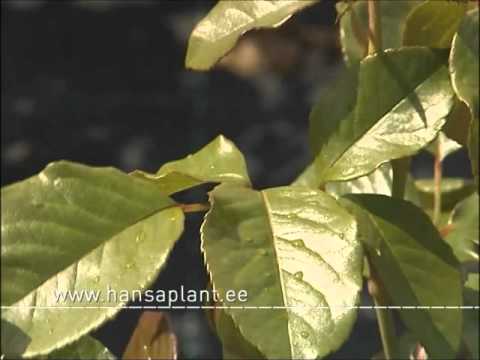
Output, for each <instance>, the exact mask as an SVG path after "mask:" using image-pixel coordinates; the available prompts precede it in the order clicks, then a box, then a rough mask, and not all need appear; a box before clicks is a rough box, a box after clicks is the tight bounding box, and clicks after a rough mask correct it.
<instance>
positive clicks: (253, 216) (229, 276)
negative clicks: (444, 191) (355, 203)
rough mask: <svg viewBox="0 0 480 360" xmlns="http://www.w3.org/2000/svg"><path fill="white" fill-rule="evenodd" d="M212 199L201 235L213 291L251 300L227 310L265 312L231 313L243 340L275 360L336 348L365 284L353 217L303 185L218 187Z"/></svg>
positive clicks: (348, 327) (318, 354)
mask: <svg viewBox="0 0 480 360" xmlns="http://www.w3.org/2000/svg"><path fill="white" fill-rule="evenodd" d="M210 200H211V204H212V208H211V210H210V212H209V213H208V214H207V216H206V220H205V222H204V224H203V226H202V230H201V233H202V246H203V251H204V254H205V259H206V263H207V267H208V270H209V272H210V276H211V279H212V283H213V286H214V288H215V289H216V290H217V291H218V292H219V293H220V295H221V296H222V297H223V298H225V293H226V291H227V290H228V289H233V290H236V291H239V290H241V289H245V290H247V292H248V299H247V301H246V302H241V301H239V300H237V301H235V302H233V303H231V302H230V303H226V304H225V305H228V306H237V305H238V306H252V307H257V306H260V307H267V308H263V309H262V308H260V309H257V308H255V309H249V310H243V309H232V308H229V309H226V310H225V312H226V313H227V315H229V316H231V318H232V319H233V321H234V323H235V325H236V326H237V327H238V329H239V331H240V333H241V334H242V335H243V337H244V338H245V340H246V341H247V342H248V343H250V344H252V346H254V347H255V348H257V349H258V350H259V351H260V352H261V353H262V354H264V355H265V356H266V357H267V358H274V359H278V358H295V359H299V358H308V359H312V358H316V357H321V356H324V355H326V354H327V353H329V352H331V351H333V350H335V349H337V348H338V347H339V346H340V345H341V344H342V343H343V342H344V341H345V340H346V339H347V337H348V335H349V333H350V330H351V328H352V325H353V323H354V320H355V317H356V311H355V309H353V308H352V307H354V306H355V305H356V304H357V301H358V298H359V290H360V288H361V282H362V262H363V258H362V248H361V246H360V244H359V243H358V242H357V241H356V238H355V234H356V225H355V221H354V219H353V217H352V216H351V215H349V214H348V212H346V211H345V210H344V209H343V208H342V207H340V206H339V205H338V203H337V202H336V200H334V199H333V198H332V197H330V196H329V195H327V194H325V193H322V192H320V191H316V190H311V189H307V188H301V187H282V188H274V189H268V190H264V191H261V192H258V191H254V190H251V189H248V188H240V187H235V186H231V185H220V186H219V187H217V188H216V189H215V190H214V191H213V192H212V193H211V197H210ZM270 307H278V308H276V309H272V308H270ZM219 335H220V337H222V334H221V333H220V334H219Z"/></svg>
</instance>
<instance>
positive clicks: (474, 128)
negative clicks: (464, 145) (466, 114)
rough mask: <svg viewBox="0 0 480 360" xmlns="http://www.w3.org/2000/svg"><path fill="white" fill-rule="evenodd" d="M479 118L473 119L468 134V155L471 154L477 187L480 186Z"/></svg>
mask: <svg viewBox="0 0 480 360" xmlns="http://www.w3.org/2000/svg"><path fill="white" fill-rule="evenodd" d="M478 123H479V119H476V120H475V119H473V121H472V122H471V123H470V132H469V135H468V155H469V156H470V163H471V166H472V174H473V177H474V179H475V183H476V184H477V189H478V187H479V182H478V164H479V161H480V160H479V157H478V151H479V143H478V136H479V135H478V133H479V132H480V128H479V125H478Z"/></svg>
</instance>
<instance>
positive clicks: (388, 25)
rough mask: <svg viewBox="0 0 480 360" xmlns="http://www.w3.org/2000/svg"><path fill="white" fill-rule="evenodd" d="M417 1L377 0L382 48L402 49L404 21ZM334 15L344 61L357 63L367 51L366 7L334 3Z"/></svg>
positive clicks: (362, 3)
mask: <svg viewBox="0 0 480 360" xmlns="http://www.w3.org/2000/svg"><path fill="white" fill-rule="evenodd" d="M419 3H421V1H415V0H413V1H409V0H404V1H381V2H380V11H381V15H382V16H381V28H382V48H383V49H391V48H399V47H401V46H402V34H403V29H404V27H405V24H404V22H405V18H406V16H407V14H408V13H409V12H410V10H411V9H412V8H413V7H414V6H416V5H418V4H419ZM336 6H337V13H338V14H339V16H341V19H340V41H341V45H342V51H343V54H344V58H345V62H346V63H347V64H349V65H354V66H355V65H358V63H359V62H360V61H361V60H362V59H363V58H364V57H365V56H366V55H367V48H368V8H367V1H364V0H357V1H355V2H350V3H349V2H346V1H342V2H338V3H337V5H336Z"/></svg>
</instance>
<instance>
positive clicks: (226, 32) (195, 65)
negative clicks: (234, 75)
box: [185, 0, 318, 70]
mask: <svg viewBox="0 0 480 360" xmlns="http://www.w3.org/2000/svg"><path fill="white" fill-rule="evenodd" d="M317 1H318V0H250V1H237V0H221V1H219V2H218V3H217V4H216V5H215V7H214V8H213V9H212V10H211V11H210V12H209V13H208V15H207V16H206V17H205V18H203V19H202V20H201V21H200V22H199V23H198V24H197V25H196V26H195V28H194V29H193V31H192V34H191V36H190V39H189V41H188V49H187V56H186V59H185V66H186V67H187V68H191V69H194V70H208V69H210V68H211V67H212V66H213V65H215V63H216V62H217V61H218V60H220V59H221V58H222V57H223V56H224V55H225V54H226V53H227V52H228V51H230V50H231V49H232V48H233V47H234V46H235V44H236V42H237V40H238V39H239V38H240V36H242V35H243V34H244V33H246V32H247V31H249V30H252V29H257V28H272V27H273V28H274V27H277V26H280V25H281V24H283V23H284V22H285V21H287V20H288V19H289V18H290V17H291V16H292V15H293V14H294V13H296V12H297V11H300V10H302V9H303V8H305V7H307V6H310V5H312V4H314V3H315V2H317Z"/></svg>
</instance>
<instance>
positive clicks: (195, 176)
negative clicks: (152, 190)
mask: <svg viewBox="0 0 480 360" xmlns="http://www.w3.org/2000/svg"><path fill="white" fill-rule="evenodd" d="M132 175H133V176H137V177H140V178H143V179H146V180H149V181H152V182H153V183H154V184H156V185H157V186H158V187H159V189H160V190H161V191H163V192H164V193H166V194H173V193H176V192H179V191H182V190H185V189H188V188H191V187H194V186H197V185H200V184H203V183H206V182H218V183H221V182H233V183H238V184H243V185H246V186H249V185H250V179H249V177H248V171H247V166H246V164H245V159H244V158H243V155H242V153H241V152H240V150H238V148H237V147H236V146H235V145H234V144H233V143H232V142H231V141H230V140H228V139H226V138H225V137H223V136H222V135H220V136H218V137H217V138H216V139H215V140H213V141H212V142H210V143H209V144H208V145H206V146H205V147H203V148H202V149H200V150H199V151H197V152H196V153H194V154H191V155H188V156H187V157H185V158H183V159H180V160H176V161H172V162H169V163H166V164H165V165H163V166H162V167H161V168H160V169H159V170H158V171H157V173H156V174H148V173H146V172H143V171H138V170H137V171H134V172H133V173H132Z"/></svg>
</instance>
